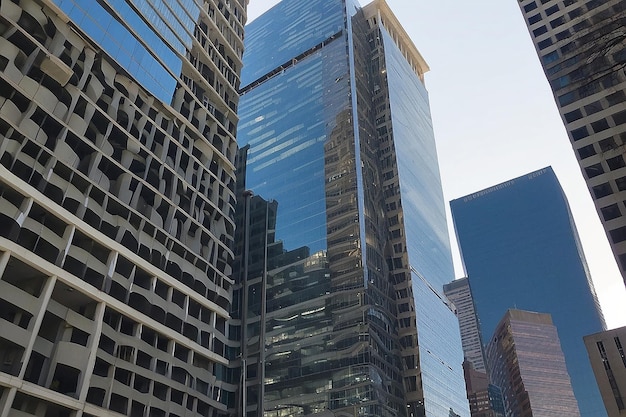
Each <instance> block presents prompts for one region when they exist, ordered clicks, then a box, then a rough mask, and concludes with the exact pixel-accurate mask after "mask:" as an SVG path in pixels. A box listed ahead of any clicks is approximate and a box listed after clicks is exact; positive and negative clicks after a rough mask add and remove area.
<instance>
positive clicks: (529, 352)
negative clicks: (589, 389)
mask: <svg viewBox="0 0 626 417" xmlns="http://www.w3.org/2000/svg"><path fill="white" fill-rule="evenodd" d="M486 352H487V364H488V367H489V373H490V375H491V380H492V382H493V383H495V384H496V385H498V386H500V387H501V388H502V391H503V394H504V403H505V408H506V410H507V413H508V414H507V415H509V416H513V417H579V416H580V413H579V411H578V405H577V404H576V399H575V398H574V393H573V391H572V385H571V383H570V378H569V375H568V373H567V368H566V367H565V359H564V358H563V351H562V350H561V344H560V342H559V335H558V333H557V329H556V328H555V327H554V325H553V324H552V320H551V317H550V315H549V314H543V313H535V312H530V311H522V310H514V309H511V310H508V311H507V312H506V314H505V315H504V317H503V318H502V320H501V321H500V323H499V324H498V326H497V327H496V330H495V332H494V334H493V336H492V338H491V341H490V342H489V344H488V345H487V348H486Z"/></svg>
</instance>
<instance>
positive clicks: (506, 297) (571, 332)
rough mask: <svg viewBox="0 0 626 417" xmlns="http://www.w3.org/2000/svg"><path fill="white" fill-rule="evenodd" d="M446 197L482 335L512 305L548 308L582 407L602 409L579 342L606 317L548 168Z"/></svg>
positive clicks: (590, 412) (588, 411)
mask: <svg viewBox="0 0 626 417" xmlns="http://www.w3.org/2000/svg"><path fill="white" fill-rule="evenodd" d="M450 205H451V208H452V217H453V219H454V225H455V229H456V234H457V238H458V242H459V246H460V249H461V256H462V258H463V264H464V266H465V270H466V273H467V274H468V277H469V282H470V287H471V291H472V296H473V297H474V305H475V307H476V313H477V315H478V319H479V321H480V326H481V331H482V335H483V340H490V339H491V336H492V335H493V332H494V330H495V328H496V326H497V324H498V322H499V320H500V318H501V317H502V316H503V315H504V313H505V312H506V311H507V310H508V309H509V308H519V309H524V310H529V311H541V312H546V313H550V314H551V315H552V319H553V321H554V325H555V326H556V328H557V330H558V332H559V338H560V340H561V345H562V348H563V352H564V354H565V361H566V363H567V370H568V372H569V375H570V377H571V381H572V387H573V389H574V394H575V395H576V399H577V400H578V404H579V409H580V413H581V415H582V416H583V417H587V416H588V417H591V416H594V417H595V416H602V415H604V413H605V411H604V407H603V406H602V400H601V398H600V393H599V392H598V387H597V386H596V384H595V382H594V380H593V373H592V371H591V367H590V366H589V361H588V360H587V355H586V351H585V346H584V344H583V342H582V337H583V336H584V335H586V334H589V333H592V332H594V330H593V329H596V330H595V331H599V330H602V329H604V327H605V325H604V319H603V317H602V313H601V312H600V307H599V304H598V300H597V297H596V295H595V291H594V288H593V284H592V282H591V277H590V275H589V271H588V268H587V264H586V261H585V258H584V254H583V252H582V248H581V246H580V241H579V238H578V234H577V232H576V227H575V225H574V221H573V219H572V216H571V213H570V210H569V206H568V203H567V200H566V199H565V195H564V194H563V190H562V189H561V186H560V184H559V182H558V180H557V178H556V176H555V174H554V172H553V171H552V168H550V167H548V168H544V169H541V170H539V171H535V172H533V173H530V174H528V175H524V176H522V177H519V178H515V179H512V180H510V181H507V182H504V183H502V184H499V185H496V186H494V187H491V188H487V189H485V190H482V191H479V192H476V193H474V194H470V195H468V196H465V197H462V198H459V199H457V200H453V201H452V202H451V203H450Z"/></svg>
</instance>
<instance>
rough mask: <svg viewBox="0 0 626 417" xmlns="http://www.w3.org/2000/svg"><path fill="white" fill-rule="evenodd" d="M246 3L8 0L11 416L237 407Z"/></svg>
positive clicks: (3, 151)
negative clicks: (235, 264)
mask: <svg viewBox="0 0 626 417" xmlns="http://www.w3.org/2000/svg"><path fill="white" fill-rule="evenodd" d="M245 10H246V2H245V1H243V0H241V1H234V0H231V1H230V2H228V1H227V2H222V1H213V0H207V1H203V2H195V1H189V0H185V1H177V2H169V1H150V2H147V1H118V0H111V1H107V0H99V1H77V0H76V1H75V0H55V1H52V0H19V1H18V0H16V1H2V2H1V4H0V208H1V209H0V329H1V331H0V358H1V359H2V362H1V363H2V368H1V369H0V416H2V417H17V416H19V417H27V416H46V417H66V416H68V417H69V416H76V417H94V416H113V415H116V416H118V415H124V416H133V417H134V416H150V417H153V416H157V417H166V416H168V417H175V416H184V415H194V416H212V417H217V416H222V417H223V416H231V415H234V414H235V400H236V391H237V387H238V370H237V369H236V368H234V367H233V365H234V364H235V362H234V359H235V358H236V356H237V354H238V353H237V352H238V342H237V341H233V340H231V339H232V337H231V335H230V334H229V327H228V325H227V320H228V319H229V310H230V305H231V297H232V295H231V293H232V291H231V286H232V280H231V278H230V275H231V263H232V260H233V252H232V249H231V243H232V240H233V234H234V208H235V196H234V187H235V173H234V165H233V162H234V159H235V150H236V142H235V137H234V134H235V131H236V126H237V116H236V108H237V101H238V95H237V89H238V87H239V76H238V72H239V70H240V68H241V57H242V53H243V42H242V37H243V25H244V24H245V16H246V14H245Z"/></svg>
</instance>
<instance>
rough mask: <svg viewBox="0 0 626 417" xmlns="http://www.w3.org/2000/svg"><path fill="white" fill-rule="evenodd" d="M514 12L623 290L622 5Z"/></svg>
mask: <svg viewBox="0 0 626 417" xmlns="http://www.w3.org/2000/svg"><path fill="white" fill-rule="evenodd" d="M519 6H520V8H521V10H522V13H523V15H524V20H525V22H526V24H527V26H528V31H529V32H530V35H531V38H532V39H533V42H534V45H535V49H536V50H537V54H538V55H539V60H540V61H541V65H542V66H543V69H544V72H545V74H546V77H547V79H548V81H549V82H550V86H551V88H552V91H553V93H554V99H555V101H556V104H557V106H558V108H559V112H560V114H561V118H562V119H563V123H564V124H565V128H566V130H567V133H568V135H569V139H570V141H571V143H572V147H573V148H574V153H575V154H576V158H577V159H578V162H579V164H580V169H581V171H582V173H583V176H584V178H585V180H586V181H587V186H588V188H589V192H590V193H591V197H592V198H593V200H594V202H595V205H596V209H597V211H598V215H599V216H600V220H601V221H602V223H603V225H604V229H605V231H606V235H607V237H608V239H609V243H610V244H611V247H612V249H613V253H614V255H615V259H616V260H617V263H618V266H619V268H620V271H621V273H622V276H623V277H624V283H625V284H626V205H625V202H624V201H625V200H626V162H625V161H624V156H625V155H626V151H625V147H624V144H626V73H625V72H624V65H625V64H626V53H625V52H624V51H625V49H624V44H625V42H626V38H625V37H624V27H625V26H626V1H625V0H591V1H583V0H548V1H546V0H542V1H536V0H520V1H519Z"/></svg>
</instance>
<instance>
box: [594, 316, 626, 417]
mask: <svg viewBox="0 0 626 417" xmlns="http://www.w3.org/2000/svg"><path fill="white" fill-rule="evenodd" d="M584 340H585V346H586V347H587V353H588V354H589V360H591V367H592V368H593V373H594V374H595V376H596V381H598V387H599V388H600V393H601V394H602V400H603V401H604V406H605V407H606V411H607V413H608V414H609V417H623V416H626V348H625V347H626V327H621V328H619V329H613V330H607V331H604V332H600V333H596V334H592V335H589V336H585V338H584Z"/></svg>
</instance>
